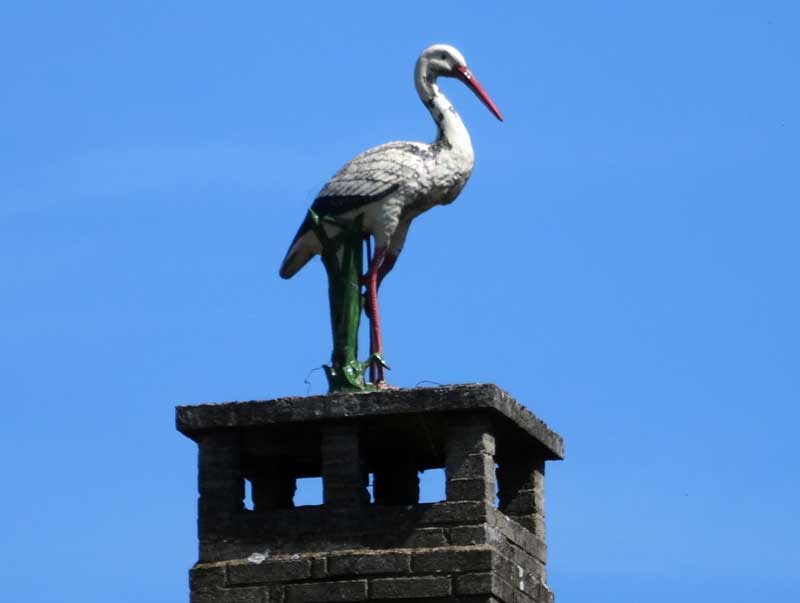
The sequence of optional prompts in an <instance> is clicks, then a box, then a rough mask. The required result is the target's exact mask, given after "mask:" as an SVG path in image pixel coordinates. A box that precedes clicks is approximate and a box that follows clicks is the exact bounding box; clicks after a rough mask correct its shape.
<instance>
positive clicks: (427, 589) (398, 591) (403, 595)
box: [370, 576, 451, 599]
mask: <svg viewBox="0 0 800 603" xmlns="http://www.w3.org/2000/svg"><path fill="white" fill-rule="evenodd" d="M450 593H451V583H450V578H449V577H444V576H442V577H438V576H424V577H418V578H405V577H404V578H375V579H373V580H371V581H370V596H371V598H373V599H410V598H412V597H416V598H428V597H443V596H447V595H449V594H450Z"/></svg>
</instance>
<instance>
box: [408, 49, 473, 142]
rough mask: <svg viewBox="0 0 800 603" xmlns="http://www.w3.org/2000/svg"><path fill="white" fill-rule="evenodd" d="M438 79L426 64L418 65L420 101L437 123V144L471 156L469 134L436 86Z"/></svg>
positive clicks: (416, 73)
mask: <svg viewBox="0 0 800 603" xmlns="http://www.w3.org/2000/svg"><path fill="white" fill-rule="evenodd" d="M437 78H438V74H436V73H432V72H431V70H430V69H429V68H428V64H427V63H426V62H423V61H420V62H418V63H417V68H416V70H415V73H414V82H415V84H416V87H417V92H418V93H419V97H420V99H421V100H422V102H423V103H424V104H425V106H426V107H427V108H428V111H430V113H431V117H433V121H435V122H436V126H437V128H438V133H437V135H436V144H438V145H440V146H441V147H442V148H444V149H447V148H452V149H457V150H459V151H462V152H464V153H466V154H468V155H470V156H471V155H472V154H473V151H472V140H470V137H469V132H468V131H467V128H466V127H465V126H464V122H462V121H461V118H460V117H459V116H458V113H456V110H455V108H454V107H453V104H452V103H451V102H450V100H449V99H448V98H447V97H446V96H445V95H444V93H443V92H442V91H441V90H440V89H439V86H438V85H437V84H436V80H437Z"/></svg>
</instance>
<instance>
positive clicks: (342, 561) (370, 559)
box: [328, 552, 411, 576]
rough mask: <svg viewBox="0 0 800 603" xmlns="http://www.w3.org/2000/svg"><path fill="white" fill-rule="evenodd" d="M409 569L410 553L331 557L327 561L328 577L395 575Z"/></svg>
mask: <svg viewBox="0 0 800 603" xmlns="http://www.w3.org/2000/svg"><path fill="white" fill-rule="evenodd" d="M410 569H411V554H410V553H394V552H393V553H365V554H345V555H331V556H330V558H329V559H328V574H329V575H330V576H350V575H355V576H358V575H365V574H396V573H402V572H408V571H410Z"/></svg>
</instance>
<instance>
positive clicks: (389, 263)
mask: <svg viewBox="0 0 800 603" xmlns="http://www.w3.org/2000/svg"><path fill="white" fill-rule="evenodd" d="M395 262H397V256H396V255H394V254H391V253H387V254H386V257H385V258H383V262H381V266H380V268H379V269H378V287H380V286H381V283H382V282H383V279H384V278H385V277H386V275H387V274H389V272H390V271H391V269H392V268H394V265H395Z"/></svg>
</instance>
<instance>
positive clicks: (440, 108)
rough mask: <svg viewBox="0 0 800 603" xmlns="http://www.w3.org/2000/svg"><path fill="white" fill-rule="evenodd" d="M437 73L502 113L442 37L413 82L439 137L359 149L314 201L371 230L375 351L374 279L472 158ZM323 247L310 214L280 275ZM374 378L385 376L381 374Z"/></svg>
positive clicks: (328, 213) (369, 278)
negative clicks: (414, 222)
mask: <svg viewBox="0 0 800 603" xmlns="http://www.w3.org/2000/svg"><path fill="white" fill-rule="evenodd" d="M439 77H454V78H458V79H460V80H461V81H462V82H464V83H465V84H467V86H469V87H470V89H471V90H472V91H473V92H474V93H475V94H476V95H477V96H478V98H479V99H480V100H481V101H483V103H484V104H485V105H486V106H487V107H488V108H489V110H490V111H492V113H494V115H495V116H496V117H497V118H498V119H500V120H502V119H503V118H502V116H501V115H500V111H499V110H498V109H497V107H496V106H495V104H494V103H493V102H492V100H491V99H490V98H489V96H488V95H487V94H486V92H485V91H484V90H483V87H482V86H481V85H480V84H479V83H478V81H477V79H476V78H475V76H473V75H472V73H471V71H470V70H469V69H468V68H467V64H466V61H465V60H464V57H463V56H462V55H461V53H460V52H459V51H458V50H456V49H455V48H453V47H452V46H448V45H446V44H436V45H433V46H430V47H428V48H426V49H425V50H424V51H423V52H422V54H421V55H420V57H419V59H418V60H417V64H416V69H415V71H414V83H415V85H416V88H417V92H418V93H419V96H420V99H421V100H422V102H423V103H424V104H425V106H426V107H427V108H428V110H429V111H430V113H431V116H432V117H433V119H434V121H435V122H436V125H437V128H438V133H437V136H436V140H435V141H434V142H433V143H432V144H424V143H419V142H390V143H387V144H383V145H380V146H377V147H374V148H371V149H369V150H367V151H364V152H363V153H361V154H360V155H358V156H357V157H355V158H354V159H352V160H351V161H350V162H349V163H347V164H346V165H345V166H344V167H343V168H342V169H341V170H339V172H337V173H336V175H335V176H334V177H333V178H331V179H330V180H329V181H328V183H327V184H325V186H324V187H323V188H322V190H321V191H320V193H319V195H318V196H317V198H316V199H315V201H314V203H313V204H312V205H311V209H313V210H314V212H315V213H316V214H317V215H318V216H319V217H320V218H335V221H343V222H350V221H352V220H353V219H355V218H356V217H358V216H362V226H363V232H364V235H365V237H368V236H370V235H371V236H372V237H373V238H374V240H375V254H374V255H373V257H372V258H371V260H370V264H369V270H368V272H367V275H366V285H367V309H368V314H369V317H370V321H371V325H372V332H371V340H372V342H373V348H374V349H373V350H371V351H372V352H373V353H377V354H379V355H380V354H381V353H382V343H381V335H380V321H379V315H378V306H377V288H378V285H379V284H380V281H381V280H383V277H385V276H386V274H387V273H388V272H389V271H390V270H391V269H392V267H393V266H394V263H395V262H396V260H397V256H398V255H399V254H400V251H401V250H402V248H403V244H404V243H405V239H406V234H407V233H408V227H409V225H410V224H411V220H413V219H414V218H415V217H417V216H418V215H420V214H421V213H422V212H424V211H426V210H428V209H430V208H431V207H433V206H435V205H445V204H447V203H451V202H452V201H453V200H454V199H455V198H456V197H457V196H458V194H459V193H460V192H461V189H462V188H463V187H464V185H465V184H466V182H467V179H468V178H469V176H470V174H471V173H472V166H473V164H474V160H475V156H474V153H473V151H472V142H471V140H470V137H469V133H468V132H467V129H466V127H464V124H463V122H462V121H461V118H460V117H459V116H458V113H456V111H455V109H454V108H453V105H452V104H451V103H450V101H449V100H448V99H447V97H446V96H445V95H444V94H443V93H442V92H441V90H440V89H439V87H438V85H437V83H436V82H437V78H439ZM335 221H331V220H327V221H325V222H323V224H324V227H325V228H326V230H327V231H329V234H331V235H333V234H335V232H336V229H337V228H336V225H335ZM321 252H322V244H321V242H320V241H319V239H318V237H317V235H316V234H315V232H314V229H313V228H311V223H310V220H309V219H308V218H307V219H306V220H305V221H304V222H303V224H302V225H301V226H300V229H299V230H298V232H297V234H296V235H295V238H294V240H293V241H292V244H291V246H290V247H289V251H288V252H287V254H286V257H285V258H284V260H283V263H282V264H281V269H280V275H281V277H283V278H291V277H292V276H293V275H294V274H295V273H296V272H297V271H298V270H300V268H302V267H303V266H304V265H305V264H306V263H307V262H308V261H309V260H310V259H311V258H312V257H314V255H316V254H319V253H321ZM375 381H377V382H382V381H383V378H382V374H380V375H379V376H378V378H377V379H376V380H375Z"/></svg>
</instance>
